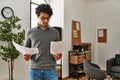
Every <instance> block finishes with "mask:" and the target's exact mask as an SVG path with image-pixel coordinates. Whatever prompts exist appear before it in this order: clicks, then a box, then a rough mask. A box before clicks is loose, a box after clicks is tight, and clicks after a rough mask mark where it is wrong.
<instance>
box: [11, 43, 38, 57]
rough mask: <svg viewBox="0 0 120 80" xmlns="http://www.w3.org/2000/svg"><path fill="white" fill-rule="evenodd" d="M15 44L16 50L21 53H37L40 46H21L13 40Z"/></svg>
mask: <svg viewBox="0 0 120 80" xmlns="http://www.w3.org/2000/svg"><path fill="white" fill-rule="evenodd" d="M13 45H14V46H15V48H16V50H18V51H19V52H20V53H22V54H23V55H25V54H36V53H38V52H39V51H38V48H27V47H24V46H21V45H19V44H17V43H15V42H13Z"/></svg>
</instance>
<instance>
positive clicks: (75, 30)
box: [72, 20, 81, 45]
mask: <svg viewBox="0 0 120 80" xmlns="http://www.w3.org/2000/svg"><path fill="white" fill-rule="evenodd" d="M80 44H81V27H80V22H79V21H74V20H72V45H80Z"/></svg>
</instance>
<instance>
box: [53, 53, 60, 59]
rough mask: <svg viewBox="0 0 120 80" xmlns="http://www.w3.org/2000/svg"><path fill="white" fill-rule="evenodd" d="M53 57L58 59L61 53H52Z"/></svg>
mask: <svg viewBox="0 0 120 80" xmlns="http://www.w3.org/2000/svg"><path fill="white" fill-rule="evenodd" d="M53 57H54V58H55V60H59V59H61V57H62V54H61V53H57V54H53Z"/></svg>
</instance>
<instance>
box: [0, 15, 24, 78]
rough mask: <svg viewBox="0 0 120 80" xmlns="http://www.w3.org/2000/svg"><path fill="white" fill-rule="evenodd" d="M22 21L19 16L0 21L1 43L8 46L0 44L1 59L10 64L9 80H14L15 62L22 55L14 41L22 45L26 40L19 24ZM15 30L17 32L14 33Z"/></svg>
mask: <svg viewBox="0 0 120 80" xmlns="http://www.w3.org/2000/svg"><path fill="white" fill-rule="evenodd" d="M20 20H21V19H20V18H18V17H17V16H13V17H10V18H6V19H5V20H3V21H0V42H1V43H2V42H4V43H6V44H7V45H3V44H0V58H1V59H2V60H3V61H5V62H7V63H8V71H9V72H8V73H9V79H8V80H13V77H14V75H13V72H14V71H13V70H14V61H15V59H17V58H18V57H19V55H20V53H19V52H18V51H17V50H16V49H15V47H14V46H13V43H12V41H14V42H16V43H18V44H20V45H21V44H23V40H24V39H25V30H21V25H20V24H17V22H18V21H20ZM13 30H15V31H17V32H14V31H13Z"/></svg>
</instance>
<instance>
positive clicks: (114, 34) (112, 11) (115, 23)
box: [95, 0, 120, 70]
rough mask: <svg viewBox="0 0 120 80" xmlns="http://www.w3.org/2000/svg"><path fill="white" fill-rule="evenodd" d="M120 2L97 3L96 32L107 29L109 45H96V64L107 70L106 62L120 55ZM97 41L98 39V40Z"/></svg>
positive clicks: (117, 0)
mask: <svg viewBox="0 0 120 80" xmlns="http://www.w3.org/2000/svg"><path fill="white" fill-rule="evenodd" d="M119 15H120V0H105V1H101V2H97V3H96V31H97V29H100V28H105V29H107V43H98V42H97V43H96V56H95V57H96V62H97V63H98V64H99V65H100V66H101V67H102V69H105V70H106V60H107V59H109V58H111V57H114V56H115V54H116V53H119V54H120V35H119V34H120V31H119V30H120V16H119ZM96 41H97V38H96Z"/></svg>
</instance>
